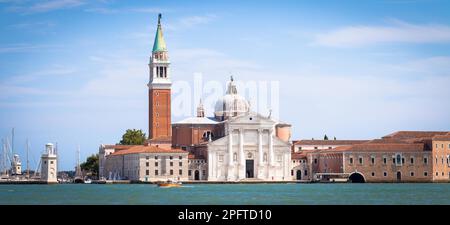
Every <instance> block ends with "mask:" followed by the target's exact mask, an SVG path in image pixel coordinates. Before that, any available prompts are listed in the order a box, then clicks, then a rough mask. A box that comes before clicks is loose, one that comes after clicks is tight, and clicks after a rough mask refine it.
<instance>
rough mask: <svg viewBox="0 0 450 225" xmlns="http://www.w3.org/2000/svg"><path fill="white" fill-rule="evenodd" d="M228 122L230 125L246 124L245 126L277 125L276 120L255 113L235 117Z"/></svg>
mask: <svg viewBox="0 0 450 225" xmlns="http://www.w3.org/2000/svg"><path fill="white" fill-rule="evenodd" d="M228 122H229V123H230V124H234V123H245V124H267V125H269V124H271V125H274V124H276V123H277V122H276V121H275V120H273V119H271V118H268V117H267V116H262V115H260V114H257V113H254V112H251V113H249V114H246V115H242V116H238V117H233V118H231V119H230V120H229V121H228Z"/></svg>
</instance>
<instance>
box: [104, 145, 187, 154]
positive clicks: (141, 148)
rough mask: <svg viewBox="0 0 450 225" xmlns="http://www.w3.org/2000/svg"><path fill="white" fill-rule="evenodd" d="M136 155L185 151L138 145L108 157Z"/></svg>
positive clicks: (182, 151)
mask: <svg viewBox="0 0 450 225" xmlns="http://www.w3.org/2000/svg"><path fill="white" fill-rule="evenodd" d="M136 153H187V151H184V150H181V149H162V148H158V147H156V146H151V145H150V146H145V145H139V146H134V147H132V148H129V149H126V150H121V151H117V152H114V153H112V154H110V155H108V156H111V155H113V156H114V155H127V154H136Z"/></svg>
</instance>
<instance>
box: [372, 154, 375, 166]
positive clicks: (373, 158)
mask: <svg viewBox="0 0 450 225" xmlns="http://www.w3.org/2000/svg"><path fill="white" fill-rule="evenodd" d="M371 160H372V164H375V157H374V156H372V158H371Z"/></svg>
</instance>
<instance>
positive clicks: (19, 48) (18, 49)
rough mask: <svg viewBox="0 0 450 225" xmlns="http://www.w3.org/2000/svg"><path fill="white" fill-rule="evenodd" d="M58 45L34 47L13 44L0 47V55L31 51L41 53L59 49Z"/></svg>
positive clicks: (33, 45)
mask: <svg viewBox="0 0 450 225" xmlns="http://www.w3.org/2000/svg"><path fill="white" fill-rule="evenodd" d="M60 47H61V46H58V45H35V44H14V45H7V46H0V54H2V53H12V52H31V51H37V50H39V51H42V50H52V49H57V48H60Z"/></svg>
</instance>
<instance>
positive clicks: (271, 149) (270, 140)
mask: <svg viewBox="0 0 450 225" xmlns="http://www.w3.org/2000/svg"><path fill="white" fill-rule="evenodd" d="M273 157H274V155H273V129H270V130H269V165H270V166H273Z"/></svg>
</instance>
